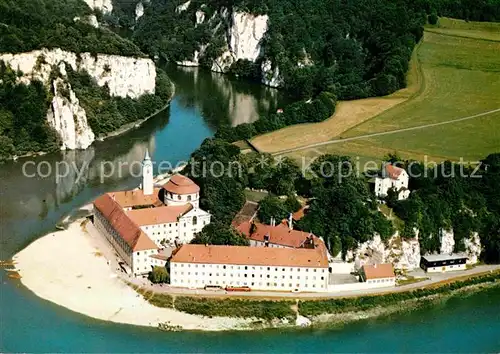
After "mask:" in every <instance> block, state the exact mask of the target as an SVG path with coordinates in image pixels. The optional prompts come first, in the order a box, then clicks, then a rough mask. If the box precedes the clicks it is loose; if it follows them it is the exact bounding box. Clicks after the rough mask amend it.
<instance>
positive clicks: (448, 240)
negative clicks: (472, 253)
mask: <svg viewBox="0 0 500 354" xmlns="http://www.w3.org/2000/svg"><path fill="white" fill-rule="evenodd" d="M439 240H440V242H441V247H440V249H439V253H441V254H451V253H453V249H454V248H455V238H454V235H453V230H445V229H441V230H439Z"/></svg>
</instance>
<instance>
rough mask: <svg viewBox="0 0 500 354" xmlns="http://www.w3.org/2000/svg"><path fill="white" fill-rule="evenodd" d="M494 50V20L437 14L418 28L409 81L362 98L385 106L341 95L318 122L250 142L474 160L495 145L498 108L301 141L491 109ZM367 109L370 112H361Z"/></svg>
mask: <svg viewBox="0 0 500 354" xmlns="http://www.w3.org/2000/svg"><path fill="white" fill-rule="evenodd" d="M499 53H500V24H496V23H495V24H492V23H473V22H465V21H458V20H452V19H446V18H442V19H440V24H439V25H438V26H434V27H428V28H426V31H425V34H424V38H423V41H422V42H421V43H420V45H419V46H418V47H417V48H416V50H415V53H414V57H413V59H412V65H411V68H412V70H411V71H410V73H409V84H410V85H409V87H408V88H407V89H405V90H401V91H398V92H396V93H395V94H393V95H391V96H387V97H382V98H374V99H369V100H372V101H373V100H375V101H379V102H380V104H381V105H383V104H382V102H385V101H389V102H391V103H392V104H389V103H386V104H387V107H386V108H383V107H381V105H371V106H368V105H367V104H366V101H369V100H356V101H350V102H341V103H340V105H339V109H338V111H337V113H336V114H335V115H334V116H333V117H332V118H330V119H329V120H327V121H325V122H322V123H317V124H304V125H299V126H294V127H289V128H285V129H282V130H280V131H277V132H273V133H270V134H265V135H263V136H260V137H257V138H256V139H254V140H253V143H254V144H255V145H256V146H257V147H258V148H260V149H262V150H263V151H266V152H275V153H276V152H279V151H281V150H286V149H290V148H297V147H304V149H302V150H299V151H294V152H291V153H288V154H287V155H289V156H291V157H294V158H296V159H300V158H302V157H306V158H313V157H315V156H317V155H318V154H324V153H333V154H343V155H351V156H360V157H361V160H364V159H380V158H381V157H383V156H384V155H386V154H387V153H389V152H397V153H398V154H399V155H401V156H402V157H403V158H414V159H418V160H423V158H424V156H428V158H429V159H432V160H434V161H436V162H439V161H442V160H445V159H450V160H459V159H460V157H463V158H464V159H466V160H470V161H474V160H478V159H480V158H483V157H485V156H486V155H487V154H489V153H493V152H500V112H495V113H492V114H488V115H484V116H481V117H477V118H474V119H470V120H465V121H461V122H456V123H451V124H446V125H440V126H435V127H428V128H422V129H418V130H412V131H408V132H400V133H395V134H386V135H381V136H376V137H371V138H365V139H358V140H353V141H346V142H336V143H333V144H331V145H324V146H320V147H311V148H310V149H308V148H307V145H309V144H314V143H318V142H323V141H325V142H326V141H329V140H335V139H339V138H342V139H346V138H353V137H357V136H363V135H366V134H373V133H383V132H388V131H392V130H396V129H404V128H410V127H419V126H423V125H426V124H433V123H439V122H445V121H449V120H454V119H458V118H463V117H468V116H472V115H475V114H478V113H482V112H488V111H492V110H495V109H498V108H500V54H499ZM419 72H421V76H419V75H418V73H419ZM398 99H399V102H398V101H397V100H398ZM398 103H399V104H398ZM347 107H349V109H347V110H345V109H346V108H347ZM366 107H371V108H366ZM370 109H372V112H373V114H370V113H369V112H367V111H369V110H370ZM379 110H380V111H379ZM296 130H297V131H296ZM273 134H276V135H274V136H273ZM306 140H307V141H306Z"/></svg>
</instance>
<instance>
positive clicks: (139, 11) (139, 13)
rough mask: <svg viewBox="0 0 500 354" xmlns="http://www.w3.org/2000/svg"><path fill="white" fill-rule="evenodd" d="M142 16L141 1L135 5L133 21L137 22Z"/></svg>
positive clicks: (142, 7) (142, 6)
mask: <svg viewBox="0 0 500 354" xmlns="http://www.w3.org/2000/svg"><path fill="white" fill-rule="evenodd" d="M143 15H144V5H143V4H142V1H139V2H138V3H137V5H135V20H136V21H137V20H138V19H140V18H141V17H142V16H143Z"/></svg>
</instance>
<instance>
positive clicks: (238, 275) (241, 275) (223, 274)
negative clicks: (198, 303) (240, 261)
mask: <svg viewBox="0 0 500 354" xmlns="http://www.w3.org/2000/svg"><path fill="white" fill-rule="evenodd" d="M180 275H184V272H180ZM186 275H191V272H186ZM193 275H196V276H197V275H198V272H193ZM199 275H200V276H202V277H204V276H205V275H207V276H209V277H212V276H215V277H218V276H219V273H205V272H200V274H199ZM220 276H222V277H226V273H220ZM229 277H230V278H232V277H233V273H229ZM234 277H235V278H236V277H240V278H250V277H249V276H248V274H247V273H235V274H234ZM251 278H255V274H251ZM257 278H264V276H263V274H260V275H259V277H257ZM266 278H267V279H270V278H271V276H270V275H269V274H267V276H266ZM311 278H312V280H316V276H313V277H311ZM274 279H278V276H277V275H275V276H274ZM281 279H285V276H284V275H282V276H281ZM290 279H293V276H292V275H290ZM295 279H297V280H299V279H300V275H297V276H296V277H295ZM303 279H305V280H308V279H309V277H308V276H307V275H306V276H305V277H304V278H303ZM320 279H321V280H325V277H323V276H322V277H321V278H320Z"/></svg>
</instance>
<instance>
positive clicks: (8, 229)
mask: <svg viewBox="0 0 500 354" xmlns="http://www.w3.org/2000/svg"><path fill="white" fill-rule="evenodd" d="M167 72H168V74H169V76H170V77H171V78H172V80H173V81H174V82H175V85H176V94H175V97H174V99H173V100H172V103H171V105H170V107H169V108H168V109H166V110H165V111H163V112H162V113H160V114H158V115H157V116H156V117H154V118H152V119H150V120H149V121H147V122H146V123H145V124H144V125H143V126H141V127H140V128H138V129H135V130H133V131H130V132H128V133H126V134H124V135H122V136H120V137H115V138H111V139H108V140H105V141H103V142H96V143H94V144H93V145H92V147H90V148H89V149H87V150H85V151H68V152H59V153H56V154H50V155H46V156H40V157H36V158H29V159H28V158H25V159H19V160H18V161H16V162H9V163H7V164H5V165H1V166H0V237H1V238H0V259H9V258H11V257H12V256H13V255H14V254H15V253H16V252H18V251H20V250H21V249H22V248H24V247H26V246H27V245H28V244H29V243H30V242H32V241H33V240H35V239H37V238H38V237H40V236H43V235H44V234H46V233H48V232H51V231H54V230H55V229H54V226H55V224H56V223H57V222H58V221H59V220H61V218H63V217H64V216H66V215H67V214H68V213H70V212H71V211H72V210H74V209H75V208H77V207H79V206H81V205H83V204H85V203H88V202H90V201H92V200H93V199H94V198H95V197H96V196H98V195H99V194H101V193H103V192H106V191H111V190H117V189H124V188H128V187H132V186H136V185H138V184H139V183H140V179H139V178H138V177H134V176H132V175H131V173H129V171H128V169H123V170H119V171H116V172H115V174H114V175H113V176H112V177H110V178H106V179H105V180H104V181H103V183H101V181H100V177H99V176H100V170H101V166H102V163H103V162H104V161H106V162H108V163H112V164H114V165H118V163H120V162H122V163H123V162H128V163H130V164H131V163H136V162H140V161H141V160H142V158H143V156H144V153H145V151H146V149H149V151H150V152H151V153H152V157H153V160H155V161H156V162H160V161H169V162H170V163H171V164H173V165H175V164H176V163H177V162H179V161H182V160H185V159H187V158H188V157H189V155H190V154H191V152H193V151H194V150H195V149H196V148H197V147H198V146H199V145H200V144H201V142H202V141H203V140H204V139H205V138H207V137H210V136H212V135H213V133H214V131H215V129H216V128H217V127H218V126H219V125H220V124H222V123H231V124H233V125H237V124H241V123H244V122H250V121H253V120H255V119H257V118H258V116H259V115H261V114H266V113H267V112H271V111H275V110H276V109H277V108H280V107H283V105H284V104H286V102H287V99H286V97H284V96H283V94H282V93H280V92H278V91H276V90H273V89H269V88H266V87H262V86H259V85H255V84H248V83H241V82H232V81H230V80H229V79H228V78H227V77H224V76H221V75H218V74H213V73H208V72H203V71H198V70H196V69H182V68H167ZM27 161H33V163H34V164H33V163H31V165H26V166H25V167H26V172H27V174H32V173H33V172H34V170H35V166H40V171H41V172H42V173H43V174H45V173H47V172H48V168H49V167H48V166H51V168H52V169H54V168H55V166H56V163H57V162H61V161H66V162H68V163H70V164H74V165H75V166H76V167H77V168H78V171H82V173H81V174H80V176H77V174H76V173H70V174H69V175H68V176H66V177H65V178H63V179H61V180H60V181H58V183H56V179H55V176H54V173H52V174H50V175H49V176H47V177H45V178H43V177H40V176H38V177H28V176H25V175H24V174H23V166H24V164H25V163H26V162H27ZM54 256H55V257H56V256H57V255H54ZM61 267H64V264H61ZM499 351H500V288H496V289H490V290H487V291H483V292H481V293H477V294H473V295H470V296H466V297H461V298H452V299H451V300H449V301H447V302H445V303H443V304H439V305H433V306H430V307H426V308H422V309H419V310H417V311H413V312H410V313H405V314H398V315H393V316H389V317H385V318H383V319H377V320H362V321H359V322H356V323H352V324H349V325H345V326H343V327H342V328H336V329H303V330H293V331H291V330H266V331H256V332H221V333H208V332H206V333H204V332H161V331H159V330H156V329H152V328H145V327H136V326H129V325H119V324H114V323H110V322H104V321H99V320H94V319H92V318H89V317H86V316H83V315H80V314H77V313H74V312H72V311H69V310H67V309H65V308H63V307H60V306H58V305H55V304H53V303H51V302H48V301H45V300H42V299H40V298H38V297H37V296H35V295H34V294H33V293H32V292H30V291H29V290H28V289H26V288H25V287H24V286H22V284H21V283H20V282H19V281H17V280H13V279H10V278H8V277H7V275H6V272H4V271H2V270H0V352H306V353H307V352H397V353H400V352H499Z"/></svg>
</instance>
